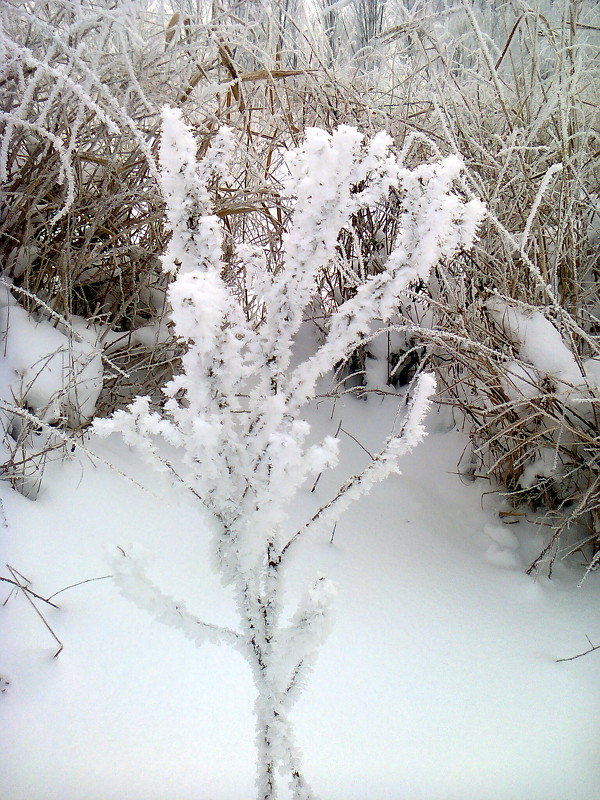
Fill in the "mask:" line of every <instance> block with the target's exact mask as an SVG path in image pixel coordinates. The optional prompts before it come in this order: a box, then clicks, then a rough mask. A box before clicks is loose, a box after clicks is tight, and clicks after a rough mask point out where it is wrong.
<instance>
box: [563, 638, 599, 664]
mask: <svg viewBox="0 0 600 800" xmlns="http://www.w3.org/2000/svg"><path fill="white" fill-rule="evenodd" d="M585 638H586V639H587V640H588V642H589V643H590V649H589V650H586V651H585V653H578V654H577V655H576V656H570V657H569V658H557V659H556V663H557V664H558V663H559V662H561V661H575V659H576V658H581V657H582V656H587V654H588V653H593V652H594V650H600V644H592V642H591V641H590V637H589V636H586V637H585Z"/></svg>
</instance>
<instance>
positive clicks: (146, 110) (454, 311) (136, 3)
mask: <svg viewBox="0 0 600 800" xmlns="http://www.w3.org/2000/svg"><path fill="white" fill-rule="evenodd" d="M597 10H598V6H597V3H596V2H594V0H540V1H539V2H532V3H526V2H521V0H512V1H511V2H496V1H495V0H481V2H478V1H477V0H473V2H456V3H452V2H450V0H428V1H427V0H423V2H420V1H419V0H404V2H402V1H401V0H353V2H345V1H344V0H340V1H338V2H327V0H279V1H278V2H277V1H275V0H273V2H268V1H267V0H256V2H253V1H252V0H245V1H244V2H238V3H236V2H225V1H224V2H218V1H217V0H212V2H205V1H204V0H197V1H196V2H187V3H183V2H182V3H177V2H150V0H131V1H130V2H110V0H98V1H95V0H80V1H79V2H75V0H73V1H71V0H54V2H41V1H40V2H35V1H32V2H27V0H25V1H23V2H22V1H20V0H14V2H13V1H12V0H3V2H1V3H0V25H1V33H0V125H1V128H0V181H1V182H2V193H3V196H2V208H1V211H0V252H1V256H0V257H1V263H2V267H3V273H2V281H3V287H4V289H5V290H6V292H8V294H6V293H5V295H3V297H4V299H3V306H4V308H5V309H7V313H6V314H5V315H4V317H3V326H4V329H5V330H4V333H6V331H7V330H8V329H10V325H11V313H12V316H13V323H14V319H15V317H16V316H17V312H15V310H14V309H15V306H18V307H20V308H22V309H24V310H25V311H26V312H27V313H28V314H29V315H31V319H32V320H34V321H35V322H39V323H41V322H45V323H46V324H50V325H52V326H53V327H54V328H55V329H56V330H57V331H59V332H60V333H62V334H63V335H64V336H65V337H66V339H67V340H68V342H69V343H70V346H71V347H72V348H74V349H75V350H77V353H78V354H79V355H78V356H77V358H74V359H73V365H74V366H73V370H72V373H71V376H70V377H68V378H65V379H64V380H63V385H62V387H61V389H60V391H58V393H57V394H55V395H53V396H52V397H48V396H43V397H42V399H39V393H38V394H36V392H35V391H34V388H32V385H33V384H34V383H35V381H36V380H38V372H41V370H42V367H43V363H40V364H39V370H38V371H37V372H36V371H34V372H33V373H32V374H31V373H30V374H28V375H27V376H26V379H23V380H21V382H20V383H18V382H15V381H12V383H10V387H9V391H5V392H4V395H3V400H2V407H3V414H2V423H3V439H4V444H3V446H4V451H3V452H4V465H3V467H2V469H3V474H4V476H5V477H6V478H7V479H9V480H10V481H11V482H12V483H13V485H14V486H15V487H16V488H18V489H20V490H21V491H24V492H25V493H26V494H28V495H29V496H30V497H32V498H34V497H35V494H36V491H37V488H38V487H39V481H40V479H41V475H42V472H43V464H44V461H45V459H46V458H48V457H49V456H51V455H59V454H60V453H61V451H62V450H63V449H65V448H68V447H70V446H71V441H72V437H74V436H78V435H79V434H80V433H81V432H83V431H84V430H85V428H86V427H87V425H88V424H89V422H90V418H91V416H93V414H96V415H101V416H105V415H108V414H109V413H111V412H112V411H114V410H115V409H117V408H120V407H123V406H124V405H125V404H126V403H127V402H128V401H129V400H130V399H131V398H132V397H133V396H135V395H136V394H140V393H146V394H151V395H153V396H154V397H155V399H156V402H160V392H159V389H160V387H161V386H162V385H164V383H165V382H166V381H167V380H168V379H169V378H170V377H171V376H172V375H173V374H174V371H176V370H177V366H178V358H179V356H180V354H181V345H180V344H179V343H178V342H177V341H175V339H174V338H173V336H172V333H171V328H170V325H169V323H168V309H167V308H166V304H165V289H166V283H165V281H166V278H165V276H164V274H163V273H162V272H161V269H160V261H159V256H160V254H161V253H162V252H163V251H164V248H165V243H166V229H165V222H164V208H163V204H162V199H161V196H160V191H159V188H158V184H157V172H156V156H157V149H158V139H159V115H160V109H161V107H163V106H164V105H170V106H174V107H179V108H181V109H182V111H183V114H184V117H185V119H186V120H187V121H188V122H189V123H190V124H191V125H192V127H193V130H194V133H195V135H196V137H197V140H198V142H199V143H200V152H199V156H202V155H203V151H206V149H207V148H208V145H209V143H210V142H211V140H212V138H213V137H214V134H215V132H216V131H217V130H218V128H219V127H220V126H221V125H228V126H230V127H232V128H233V129H234V130H235V131H236V132H237V137H238V142H239V147H238V150H237V152H236V157H235V162H234V165H233V173H234V178H233V180H232V181H228V182H225V181H222V180H219V179H215V181H214V183H213V185H212V186H211V192H212V195H213V198H214V203H215V208H216V213H217V214H218V215H219V216H220V217H221V219H223V220H224V222H225V226H226V233H227V236H226V241H225V251H226V252H225V256H226V258H225V261H226V264H227V268H226V269H227V275H226V277H227V280H228V281H229V282H230V284H231V285H232V286H233V287H236V286H238V287H239V293H238V296H239V302H240V304H241V306H242V308H243V309H244V312H245V313H246V315H247V317H248V319H250V320H254V321H255V323H256V325H259V324H260V317H261V307H260V304H259V303H257V302H256V301H254V300H252V299H251V298H249V297H248V296H247V295H246V294H245V293H244V291H243V285H244V281H243V280H242V279H241V277H240V274H239V270H240V268H241V267H240V265H239V264H238V263H237V262H236V259H235V258H234V256H233V246H232V244H233V243H234V242H236V243H239V242H245V243H246V244H248V245H250V246H253V247H258V248H261V249H262V250H263V251H264V253H265V257H266V258H267V259H268V262H269V266H270V268H271V270H272V271H273V272H276V271H277V269H278V267H279V264H280V256H281V242H282V234H283V230H284V226H285V221H286V218H287V215H288V213H289V209H288V208H287V207H286V205H285V203H284V202H283V201H282V199H281V197H280V195H279V191H278V189H279V187H280V185H281V179H282V177H283V174H282V153H283V151H284V150H285V149H286V148H289V147H290V146H293V145H296V144H297V143H298V142H299V141H300V139H301V138H302V136H303V131H304V129H305V128H306V127H308V126H315V125H317V126H321V127H323V128H325V129H327V130H331V129H333V128H334V127H335V126H336V125H339V124H342V123H347V124H351V125H356V126H358V127H359V128H360V129H361V130H362V131H364V132H365V133H374V132H376V131H378V130H381V129H386V130H387V131H388V132H389V133H390V134H391V135H392V136H393V138H394V140H395V142H396V145H397V147H398V148H403V147H407V148H410V149H409V160H410V158H414V160H415V162H416V161H417V160H422V159H423V158H426V159H427V158H435V157H437V156H438V155H439V154H443V155H446V154H449V153H458V154H460V156H461V157H462V158H463V159H464V161H465V163H466V166H467V178H466V179H465V181H464V184H463V186H462V192H463V194H464V196H465V197H469V196H479V197H481V198H482V199H483V200H484V201H485V202H486V204H487V207H488V211H489V214H488V217H487V220H486V222H485V225H484V228H483V230H482V233H481V237H480V240H479V242H478V244H477V246H476V248H475V250H474V251H473V252H471V253H469V254H468V255H467V254H461V255H459V256H458V257H456V258H454V259H452V260H451V261H449V262H447V263H445V264H444V265H443V266H442V267H441V268H439V269H438V270H437V271H436V274H435V275H434V276H433V277H432V279H431V281H430V282H429V284H428V285H419V286H415V287H414V288H413V290H412V291H411V292H408V293H407V294H406V299H405V302H404V303H403V304H402V306H401V307H400V308H399V309H398V316H397V320H396V327H395V330H393V331H390V333H389V334H387V337H388V345H387V351H386V352H387V357H388V364H389V367H388V369H389V384H390V390H393V388H394V387H395V386H397V385H398V384H403V383H406V382H407V381H409V380H410V379H411V377H412V375H413V374H414V373H415V371H418V370H420V369H422V368H423V367H424V366H427V368H431V367H433V368H435V369H436V371H437V373H438V378H439V387H440V391H439V395H438V400H439V402H441V403H450V404H452V405H453V406H454V407H455V408H456V414H457V417H456V418H457V421H460V422H461V424H463V425H464V427H465V429H466V430H468V431H469V433H470V436H471V442H472V447H471V448H470V450H469V452H466V453H465V455H464V457H463V460H462V462H461V464H460V466H459V469H460V471H461V472H462V473H463V474H464V475H465V476H469V477H471V478H475V479H479V477H483V479H486V480H489V481H490V488H491V489H496V488H498V487H499V488H500V490H502V491H505V492H508V494H509V496H510V497H511V498H512V499H513V501H514V504H515V506H520V505H524V506H526V507H533V508H534V509H535V510H536V511H538V512H539V514H540V518H541V521H542V523H543V524H544V525H547V526H548V536H547V542H548V546H547V548H545V550H544V552H543V553H541V554H540V558H539V559H538V560H537V561H536V562H534V564H532V569H534V568H535V569H538V568H541V567H542V566H543V567H544V569H547V568H548V567H550V568H551V563H552V559H553V558H554V557H555V556H556V555H557V554H560V555H561V556H563V555H566V554H568V553H569V552H573V551H579V552H581V553H583V555H584V556H585V558H586V559H587V561H588V563H594V558H596V554H597V552H598V549H599V547H600V515H599V511H598V505H599V499H600V464H599V460H600V447H599V434H598V413H599V409H598V385H599V381H598V374H599V373H600V366H599V365H600V362H599V361H598V360H597V359H598V357H599V328H598V312H599V303H598V281H599V278H600V264H599V257H598V241H599V239H600V216H599V211H598V202H599V201H598V192H599V188H598V187H599V181H598V178H599V171H598V168H599V164H600V161H599V155H600V144H599V132H598V125H599V118H598V33H599V26H598V24H597ZM558 165H560V166H558ZM396 201H397V199H396V198H394V196H393V194H391V195H390V197H389V199H388V201H387V202H386V203H384V204H381V205H380V207H379V208H378V209H377V213H372V212H370V213H368V214H367V213H364V214H363V213H361V214H358V215H357V216H356V219H355V220H354V225H353V228H352V230H351V231H347V232H345V233H344V234H343V235H342V236H341V237H340V241H339V247H338V253H337V257H336V259H335V262H334V263H332V264H331V265H330V269H329V270H328V271H327V272H326V273H325V274H324V275H323V281H322V291H321V297H320V307H319V308H318V309H316V308H315V309H311V313H312V314H313V316H314V317H315V318H318V320H319V324H320V325H322V326H326V324H327V315H328V314H329V313H331V311H332V310H333V309H334V308H335V307H336V306H337V305H339V303H340V302H341V301H343V300H344V299H346V298H348V297H350V296H352V294H353V292H354V291H355V290H356V287H357V286H358V285H360V283H361V282H362V281H364V279H365V277H366V276H367V275H369V274H372V273H375V272H377V271H378V270H379V269H380V268H381V264H382V260H383V257H384V256H385V254H386V253H387V252H389V249H390V247H391V245H392V243H393V241H394V236H395V222H396V217H395V203H396ZM499 302H500V303H501V304H503V305H501V306H498V303H499ZM499 307H501V308H511V307H513V308H516V309H517V310H518V311H519V313H523V314H525V315H526V316H527V315H529V318H532V317H531V315H532V314H533V313H539V314H541V315H542V317H541V318H543V319H544V320H546V322H547V323H548V324H550V325H551V326H552V329H553V330H556V331H558V333H559V334H560V337H561V339H562V342H563V343H564V345H565V346H566V348H568V350H569V351H570V353H572V355H573V357H574V359H575V362H576V363H577V365H578V366H579V371H580V374H581V378H580V379H578V380H577V381H573V380H572V379H571V382H570V383H569V382H568V381H567V383H566V384H565V381H564V380H562V381H560V380H558V378H557V376H556V375H555V374H553V372H552V370H551V369H547V370H545V371H544V370H543V369H539V368H538V367H537V366H536V365H535V363H534V364H532V363H531V359H528V358H527V354H526V353H525V352H524V350H523V347H522V342H519V341H518V340H516V339H515V337H514V336H511V335H510V330H508V329H507V326H506V325H503V324H502V321H501V319H500V318H499V316H498V313H497V309H498V308H499ZM545 330H546V331H549V330H550V329H549V328H548V327H546V328H545ZM77 348H79V349H77ZM82 352H83V353H84V354H85V353H87V354H88V358H89V359H90V360H92V359H97V358H98V354H99V353H100V354H101V357H102V367H101V373H102V386H101V392H100V394H99V396H98V397H97V400H96V401H95V403H94V409H93V414H90V413H88V411H89V410H88V409H82V408H81V407H78V400H77V397H78V395H77V392H74V391H73V386H76V385H77V383H78V381H79V380H81V373H82V371H83V370H84V369H85V365H83V366H82V361H81V353H82ZM368 354H369V344H366V345H365V347H363V348H361V349H359V351H357V352H356V354H355V355H354V356H353V358H352V360H351V363H350V364H349V365H347V366H346V368H345V370H342V371H341V372H340V374H339V380H340V381H341V383H340V390H344V388H347V386H348V385H349V384H350V383H352V384H355V385H356V386H355V388H356V389H358V391H360V389H361V386H360V384H361V380H360V372H361V368H362V366H363V365H364V359H365V358H367V357H368ZM538 366H539V365H538ZM349 376H353V377H352V380H348V378H349ZM594 376H595V377H594ZM22 377H23V376H22ZM36 398H38V399H36Z"/></svg>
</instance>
